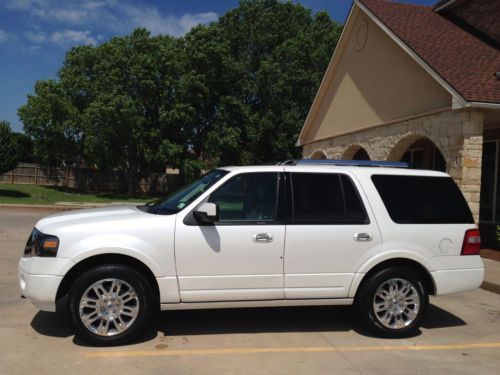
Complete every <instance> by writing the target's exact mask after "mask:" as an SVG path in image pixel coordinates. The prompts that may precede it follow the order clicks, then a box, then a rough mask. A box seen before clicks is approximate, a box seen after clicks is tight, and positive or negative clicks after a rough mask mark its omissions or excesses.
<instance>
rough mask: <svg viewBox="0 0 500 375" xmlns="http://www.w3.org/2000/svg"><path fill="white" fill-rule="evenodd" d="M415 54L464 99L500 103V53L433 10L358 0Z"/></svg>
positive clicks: (415, 6)
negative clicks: (497, 74) (498, 77)
mask: <svg viewBox="0 0 500 375" xmlns="http://www.w3.org/2000/svg"><path fill="white" fill-rule="evenodd" d="M357 2H359V3H361V4H362V5H364V6H365V7H366V8H367V10H368V11H369V12H370V13H371V14H372V15H373V16H375V17H376V18H377V19H378V20H380V21H381V22H382V23H383V24H384V25H385V26H386V27H387V28H388V29H389V30H390V31H392V32H393V33H394V34H395V35H396V36H397V37H398V38H399V39H400V40H401V41H402V42H403V43H405V44H406V45H407V46H408V47H409V48H411V50H412V51H414V52H415V53H416V54H417V55H418V56H419V57H420V58H421V59H422V60H423V61H425V63H426V64H428V65H429V66H430V67H431V68H432V69H433V70H434V71H435V72H436V73H437V74H438V75H439V76H440V77H441V78H442V79H444V80H445V81H446V82H447V83H448V84H449V85H450V86H451V87H452V88H453V89H454V90H456V91H457V92H458V93H459V94H460V95H461V96H462V98H464V99H465V100H466V101H469V102H484V103H500V80H499V79H497V78H496V76H495V73H496V72H498V71H500V51H499V50H498V48H496V47H495V46H492V45H490V44H488V43H487V42H486V41H484V40H481V39H480V38H479V37H478V36H476V35H473V34H472V33H469V32H467V31H465V30H464V29H462V28H460V27H459V26H458V25H456V24H455V23H453V22H451V21H450V20H448V19H447V18H445V17H443V16H441V15H439V14H438V13H436V12H434V11H433V9H432V8H431V7H426V6H420V5H412V4H403V3H393V2H390V1H385V0H357Z"/></svg>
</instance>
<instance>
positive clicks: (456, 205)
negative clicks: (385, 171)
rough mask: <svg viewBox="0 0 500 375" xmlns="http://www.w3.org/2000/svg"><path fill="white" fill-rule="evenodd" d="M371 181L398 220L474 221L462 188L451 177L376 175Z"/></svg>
mask: <svg viewBox="0 0 500 375" xmlns="http://www.w3.org/2000/svg"><path fill="white" fill-rule="evenodd" d="M372 181H373V183H374V185H375V187H376V189H377V191H378V193H379V194H380V197H381V198H382V201H383V202H384V205H385V207H386V209H387V212H388V213H389V216H390V217H391V219H392V220H393V221H394V222H395V223H398V224H472V223H474V219H473V217H472V213H471V211H470V209H469V206H468V204H467V202H466V200H465V198H464V196H463V195H462V192H461V191H460V189H459V188H458V186H457V184H455V182H454V181H453V180H452V179H451V178H450V177H429V176H395V175H373V176H372Z"/></svg>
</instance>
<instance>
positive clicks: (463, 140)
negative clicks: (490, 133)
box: [446, 110, 484, 223]
mask: <svg viewBox="0 0 500 375" xmlns="http://www.w3.org/2000/svg"><path fill="white" fill-rule="evenodd" d="M451 120H452V121H451V123H449V124H448V125H447V127H448V137H447V138H448V139H447V143H448V147H447V149H448V157H447V159H448V160H446V164H447V169H448V171H447V172H448V173H449V174H450V176H451V177H453V179H454V180H455V182H456V183H457V184H458V186H459V187H460V189H461V190H462V192H463V194H464V196H465V199H467V202H468V203H469V206H470V208H471V210H472V214H473V215H474V220H475V221H476V223H478V222H479V199H480V193H481V161H482V152H483V120H484V119H483V113H481V112H478V111H472V110H462V111H459V112H457V113H454V114H453V115H452V118H451Z"/></svg>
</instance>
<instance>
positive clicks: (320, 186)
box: [291, 173, 368, 224]
mask: <svg viewBox="0 0 500 375" xmlns="http://www.w3.org/2000/svg"><path fill="white" fill-rule="evenodd" d="M291 176H292V195H293V197H292V201H293V205H292V207H293V208H292V222H295V223H311V224H312V223H318V224H320V223H324V224H365V223H367V222H368V220H367V216H366V213H365V210H364V208H363V205H362V203H361V201H360V198H359V196H358V193H357V191H356V190H355V187H354V185H353V183H352V181H351V180H350V179H349V177H347V176H344V175H339V174H333V173H292V174H291Z"/></svg>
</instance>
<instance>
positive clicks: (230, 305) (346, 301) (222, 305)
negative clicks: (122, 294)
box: [160, 298, 353, 310]
mask: <svg viewBox="0 0 500 375" xmlns="http://www.w3.org/2000/svg"><path fill="white" fill-rule="evenodd" d="M352 302H353V298H332V299H327V298H322V299H278V300H265V301H264V300H261V301H229V302H184V303H182V302H181V303H162V304H161V305H160V308H161V310H195V309H235V308H246V307H280V306H281V307H286V306H331V305H352Z"/></svg>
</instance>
